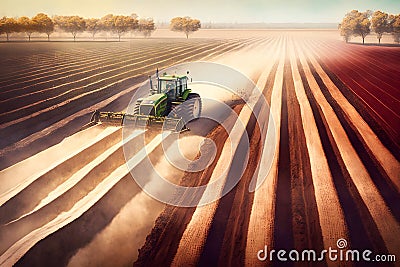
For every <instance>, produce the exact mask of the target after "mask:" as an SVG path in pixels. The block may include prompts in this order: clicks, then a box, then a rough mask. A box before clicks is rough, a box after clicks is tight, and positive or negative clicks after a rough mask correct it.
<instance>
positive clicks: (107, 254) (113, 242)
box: [69, 136, 204, 266]
mask: <svg viewBox="0 0 400 267" xmlns="http://www.w3.org/2000/svg"><path fill="white" fill-rule="evenodd" d="M203 140H204V138H203V137H200V136H184V137H183V138H181V139H179V140H178V141H175V142H178V147H179V148H180V152H181V153H182V155H183V156H184V157H185V158H186V159H188V160H193V159H194V158H195V157H196V156H197V154H198V151H199V146H200V145H201V143H202V142H203ZM185 143H186V144H188V143H189V144H191V145H190V146H188V145H184V144H185ZM161 153H162V151H161V150H159V151H155V152H154V154H153V155H150V157H151V158H159V161H158V162H157V163H156V164H155V169H156V170H157V171H158V172H159V173H162V175H163V177H164V178H165V179H167V180H169V181H171V182H173V183H178V182H179V180H180V178H181V177H182V176H183V175H184V172H183V171H180V170H178V169H176V168H174V167H173V166H171V164H170V163H169V161H168V160H167V159H166V157H164V156H162V155H160V154H161ZM169 154H171V153H169ZM176 159H177V158H169V160H172V161H175V160H176ZM138 168H141V169H140V171H141V172H143V173H144V174H146V173H148V171H147V169H146V166H138ZM149 180H150V182H149V183H148V184H147V185H146V187H155V188H159V186H158V184H157V183H155V182H154V181H156V179H153V177H149ZM159 190H163V188H159ZM164 207H165V204H163V203H161V202H159V201H157V200H155V199H153V198H151V197H150V196H148V195H147V194H146V193H145V192H144V191H141V192H140V193H139V194H137V195H136V196H135V197H133V198H132V199H131V200H130V201H129V202H128V203H127V204H126V205H125V206H124V207H123V208H122V209H121V211H120V212H119V213H118V215H117V216H116V217H115V218H114V219H113V220H112V222H111V223H110V225H108V226H107V227H106V228H105V229H104V230H103V231H102V232H100V233H99V234H98V235H97V236H96V237H95V238H94V239H93V240H92V242H91V243H90V244H89V245H87V246H86V247H84V248H82V249H80V250H79V251H78V252H77V253H76V254H75V256H73V257H72V258H71V260H70V262H69V266H89V265H90V266H126V265H130V264H132V262H134V260H135V259H136V258H137V256H138V249H139V248H140V247H141V246H142V245H143V244H144V242H145V238H146V236H147V234H148V233H149V232H150V230H151V228H152V227H153V225H154V221H155V219H156V218H157V217H158V215H159V214H160V213H161V211H162V210H163V208H164ZM92 255H96V257H93V256H92Z"/></svg>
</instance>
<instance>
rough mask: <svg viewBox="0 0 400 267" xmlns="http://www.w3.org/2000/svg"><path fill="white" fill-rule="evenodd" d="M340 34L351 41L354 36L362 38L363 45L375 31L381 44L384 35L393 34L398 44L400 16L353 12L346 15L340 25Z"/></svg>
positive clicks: (380, 12) (399, 38)
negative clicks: (367, 37) (366, 38)
mask: <svg viewBox="0 0 400 267" xmlns="http://www.w3.org/2000/svg"><path fill="white" fill-rule="evenodd" d="M339 29H340V34H341V35H342V36H343V38H344V40H345V41H346V43H347V42H349V41H350V39H351V37H352V36H361V38H362V42H363V44H364V43H365V37H366V36H367V35H368V34H370V33H371V31H374V32H375V33H376V38H377V39H378V43H379V44H380V43H381V39H382V35H383V34H384V33H388V34H391V35H392V36H393V40H394V42H396V43H399V42H400V14H397V15H393V14H390V15H389V14H387V13H385V12H382V11H379V10H378V11H375V12H373V11H371V10H367V11H365V12H359V11H358V10H352V11H350V12H349V13H347V14H346V15H345V17H344V18H343V20H342V23H340V24H339Z"/></svg>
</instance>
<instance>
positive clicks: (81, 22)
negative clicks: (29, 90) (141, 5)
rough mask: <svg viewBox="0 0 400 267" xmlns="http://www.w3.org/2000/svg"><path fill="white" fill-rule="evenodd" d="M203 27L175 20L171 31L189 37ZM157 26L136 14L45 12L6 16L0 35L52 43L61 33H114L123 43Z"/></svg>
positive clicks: (0, 21) (194, 21)
mask: <svg viewBox="0 0 400 267" xmlns="http://www.w3.org/2000/svg"><path fill="white" fill-rule="evenodd" d="M200 28H201V23H200V21H199V20H197V19H192V18H190V17H176V18H173V19H172V20H171V22H170V29H171V30H172V31H179V32H183V33H185V35H186V38H188V37H189V34H190V33H192V32H195V31H197V30H198V29H200ZM155 29H156V27H155V24H154V21H153V19H152V18H147V19H146V18H142V19H139V18H138V16H137V15H136V14H131V15H130V16H122V15H113V14H108V15H105V16H104V17H102V18H83V17H80V16H53V17H52V18H50V17H49V16H48V15H46V14H44V13H39V14H37V15H36V16H34V17H32V18H29V17H26V16H23V17H19V18H11V17H3V18H1V19H0V34H5V35H6V39H7V41H9V39H10V35H11V34H12V33H25V34H26V36H27V38H28V41H30V40H31V36H32V34H33V33H45V34H46V35H47V40H48V41H50V35H51V34H52V33H53V32H54V31H56V30H61V31H64V32H68V33H71V34H72V37H73V38H74V41H75V40H76V36H77V35H78V33H81V32H88V33H90V34H91V35H92V38H93V39H94V38H95V35H96V34H97V33H99V32H112V33H114V34H116V35H117V36H118V40H121V36H123V35H124V34H125V33H127V32H132V31H133V32H135V33H139V34H142V35H143V36H144V37H146V38H147V37H150V36H151V34H152V33H153V32H154V31H155Z"/></svg>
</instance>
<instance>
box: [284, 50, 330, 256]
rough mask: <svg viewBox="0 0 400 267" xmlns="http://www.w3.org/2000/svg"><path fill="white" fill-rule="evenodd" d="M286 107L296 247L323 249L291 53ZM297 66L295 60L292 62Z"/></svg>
mask: <svg viewBox="0 0 400 267" xmlns="http://www.w3.org/2000/svg"><path fill="white" fill-rule="evenodd" d="M288 55H289V56H288V63H287V64H288V66H289V69H288V70H287V75H286V76H285V77H286V79H287V82H286V85H287V100H288V101H287V106H288V123H289V125H288V126H289V144H290V146H289V148H290V163H291V164H290V176H291V184H292V214H293V215H292V217H293V219H292V224H293V238H294V248H295V249H297V250H298V251H302V250H304V249H314V250H315V251H322V250H323V249H324V244H323V236H322V231H321V227H320V223H319V218H318V206H317V202H316V198H315V188H314V185H313V176H312V171H311V163H310V157H309V154H308V149H307V143H306V136H305V132H304V127H305V126H304V125H303V123H302V117H301V108H300V104H299V101H298V99H297V97H296V89H295V85H294V74H293V71H292V68H293V66H291V64H292V62H291V60H290V58H289V57H291V56H292V54H291V53H288ZM293 63H294V64H296V62H295V61H293Z"/></svg>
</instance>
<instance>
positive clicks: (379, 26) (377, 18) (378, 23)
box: [371, 10, 389, 43]
mask: <svg viewBox="0 0 400 267" xmlns="http://www.w3.org/2000/svg"><path fill="white" fill-rule="evenodd" d="M371 26H372V30H373V31H374V32H375V33H376V37H377V38H378V42H379V43H381V39H382V35H383V33H384V32H388V31H389V23H388V14H387V13H385V12H382V11H379V10H378V11H375V12H374V13H373V15H372V18H371Z"/></svg>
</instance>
